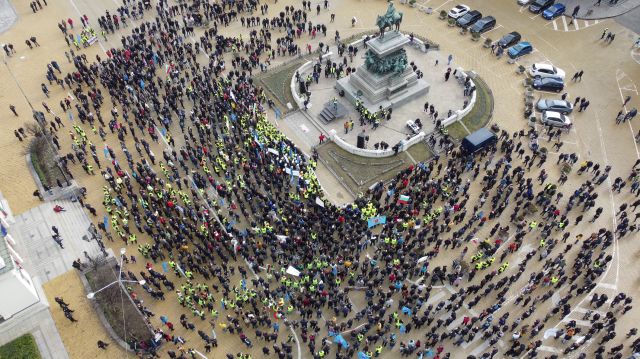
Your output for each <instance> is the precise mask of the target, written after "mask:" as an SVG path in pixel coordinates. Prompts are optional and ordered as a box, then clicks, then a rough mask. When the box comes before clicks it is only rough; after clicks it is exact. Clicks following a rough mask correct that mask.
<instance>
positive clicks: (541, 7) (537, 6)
mask: <svg viewBox="0 0 640 359" xmlns="http://www.w3.org/2000/svg"><path fill="white" fill-rule="evenodd" d="M554 2H555V1H554V0H535V1H534V2H532V3H531V5H529V11H531V12H532V13H534V14H539V13H541V12H543V11H545V10H546V9H547V8H548V7H549V6H551V5H553V3H554Z"/></svg>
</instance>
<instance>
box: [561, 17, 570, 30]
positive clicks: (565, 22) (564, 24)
mask: <svg viewBox="0 0 640 359" xmlns="http://www.w3.org/2000/svg"><path fill="white" fill-rule="evenodd" d="M561 18H562V26H563V27H564V31H569V26H567V17H566V16H561Z"/></svg>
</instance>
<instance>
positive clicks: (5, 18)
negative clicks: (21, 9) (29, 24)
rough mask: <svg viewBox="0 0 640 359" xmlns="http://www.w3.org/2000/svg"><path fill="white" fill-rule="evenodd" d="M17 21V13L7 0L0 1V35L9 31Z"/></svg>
mask: <svg viewBox="0 0 640 359" xmlns="http://www.w3.org/2000/svg"><path fill="white" fill-rule="evenodd" d="M17 20H18V13H17V12H16V9H15V8H14V7H13V5H12V4H11V1H9V0H0V33H3V32H5V31H7V30H9V29H10V28H11V27H12V26H13V24H15V23H16V21H17Z"/></svg>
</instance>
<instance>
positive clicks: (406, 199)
mask: <svg viewBox="0 0 640 359" xmlns="http://www.w3.org/2000/svg"><path fill="white" fill-rule="evenodd" d="M410 200H411V198H409V196H407V195H404V194H401V195H400V198H398V203H399V204H408V203H409V201H410Z"/></svg>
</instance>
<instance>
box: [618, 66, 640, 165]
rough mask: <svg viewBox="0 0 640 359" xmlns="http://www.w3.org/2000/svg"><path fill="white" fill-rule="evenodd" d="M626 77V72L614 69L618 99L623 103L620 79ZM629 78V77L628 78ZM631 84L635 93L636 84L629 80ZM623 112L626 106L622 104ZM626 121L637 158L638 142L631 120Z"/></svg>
mask: <svg viewBox="0 0 640 359" xmlns="http://www.w3.org/2000/svg"><path fill="white" fill-rule="evenodd" d="M625 77H627V74H625V73H624V71H622V70H620V69H617V70H616V83H617V84H618V91H619V92H620V100H621V101H622V102H623V103H624V95H623V94H622V86H620V80H622V79H623V78H625ZM629 80H631V79H629ZM631 83H632V84H633V87H634V88H635V91H634V92H635V93H636V95H637V94H638V90H637V88H636V85H635V84H634V83H633V81H632V82H631ZM624 112H625V113H626V112H628V111H627V106H626V105H625V106H624ZM627 123H628V124H629V130H630V131H631V141H632V142H633V145H634V146H635V148H636V156H637V157H638V158H640V151H638V144H637V143H636V138H635V132H634V130H633V126H632V125H631V121H627Z"/></svg>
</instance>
